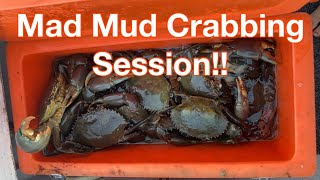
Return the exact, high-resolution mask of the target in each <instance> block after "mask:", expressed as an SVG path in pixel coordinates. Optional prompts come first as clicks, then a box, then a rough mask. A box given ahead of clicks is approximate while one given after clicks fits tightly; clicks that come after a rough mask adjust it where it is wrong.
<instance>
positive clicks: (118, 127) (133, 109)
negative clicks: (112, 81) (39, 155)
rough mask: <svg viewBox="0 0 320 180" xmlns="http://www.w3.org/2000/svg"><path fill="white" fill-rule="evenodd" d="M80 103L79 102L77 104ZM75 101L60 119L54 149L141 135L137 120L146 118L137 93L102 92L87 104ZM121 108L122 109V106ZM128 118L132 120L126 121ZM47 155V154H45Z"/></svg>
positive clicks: (87, 148) (85, 148) (76, 149)
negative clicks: (131, 122) (57, 137)
mask: <svg viewBox="0 0 320 180" xmlns="http://www.w3.org/2000/svg"><path fill="white" fill-rule="evenodd" d="M81 104H82V105H81ZM84 104H86V103H85V102H83V101H79V102H78V103H76V104H74V105H73V106H75V107H71V108H69V109H68V110H67V112H66V113H65V116H64V117H66V118H65V119H64V120H63V122H64V123H61V125H62V126H64V127H61V129H63V130H64V132H63V135H64V137H63V138H62V139H64V141H63V142H61V143H58V144H56V145H55V150H56V151H57V152H63V153H87V152H91V151H94V150H97V149H102V148H105V147H109V146H111V145H114V144H118V143H120V142H128V141H130V142H132V141H133V142H134V141H136V140H135V139H139V140H141V138H144V135H142V134H141V133H139V132H136V131H135V132H132V128H134V129H137V127H136V126H137V125H136V126H135V124H138V126H139V125H140V124H141V123H140V124H139V122H140V121H146V119H148V118H150V117H149V114H148V113H147V112H146V111H145V110H144V109H143V108H142V107H141V106H140V103H139V100H138V97H137V96H136V95H134V94H132V93H114V94H108V95H105V96H104V97H102V98H99V99H97V100H95V101H94V102H92V103H91V104H90V105H84ZM122 108H123V109H122ZM76 109H87V111H81V112H87V113H84V114H81V113H78V114H77V113H76V115H75V116H73V115H72V114H74V113H75V112H74V110H76ZM130 120H131V121H133V122H134V124H133V126H131V127H130V126H129V125H130ZM48 155H50V154H48Z"/></svg>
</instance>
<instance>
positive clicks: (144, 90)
mask: <svg viewBox="0 0 320 180" xmlns="http://www.w3.org/2000/svg"><path fill="white" fill-rule="evenodd" d="M126 86H127V89H128V90H129V91H130V92H132V93H135V94H138V95H139V96H140V97H141V100H142V105H143V107H144V108H145V109H147V110H150V111H161V110H164V109H166V108H168V107H169V101H170V94H169V92H170V84H169V82H168V81H167V80H166V78H165V77H164V76H152V75H150V74H147V75H145V76H136V77H133V78H131V79H129V80H128V81H127V84H126Z"/></svg>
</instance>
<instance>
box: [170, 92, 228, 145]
mask: <svg viewBox="0 0 320 180" xmlns="http://www.w3.org/2000/svg"><path fill="white" fill-rule="evenodd" d="M171 120H172V122H173V124H174V126H175V128H177V129H178V130H179V131H180V132H181V133H183V134H185V135H187V136H191V137H195V138H198V139H203V140H208V139H211V138H216V137H218V136H220V135H221V134H223V133H224V132H225V130H226V129H227V126H228V120H227V118H226V116H225V115H224V114H223V113H222V112H221V111H220V110H219V109H218V108H217V107H216V106H215V105H214V103H213V101H212V100H210V99H206V98H200V97H189V98H187V99H186V101H185V102H183V103H182V104H180V105H179V106H177V107H176V108H174V109H172V111H171Z"/></svg>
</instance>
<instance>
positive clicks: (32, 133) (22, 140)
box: [15, 116, 52, 153]
mask: <svg viewBox="0 0 320 180" xmlns="http://www.w3.org/2000/svg"><path fill="white" fill-rule="evenodd" d="M33 119H35V117H34V116H29V117H27V118H25V119H24V120H22V123H21V125H20V129H19V130H18V131H17V132H16V135H15V139H16V142H17V144H18V146H19V147H20V148H21V149H22V150H23V151H25V152H28V153H35V152H38V151H41V150H42V149H44V148H45V147H46V146H47V144H48V143H49V140H50V136H51V131H52V130H51V127H50V126H47V124H42V125H40V126H39V127H38V128H37V129H35V130H33V129H31V128H30V127H29V125H30V122H31V121H32V120H33Z"/></svg>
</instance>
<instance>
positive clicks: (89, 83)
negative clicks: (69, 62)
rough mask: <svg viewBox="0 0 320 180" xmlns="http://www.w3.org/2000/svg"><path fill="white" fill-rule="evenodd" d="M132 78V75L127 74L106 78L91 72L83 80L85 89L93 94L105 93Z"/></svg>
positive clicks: (112, 75)
mask: <svg viewBox="0 0 320 180" xmlns="http://www.w3.org/2000/svg"><path fill="white" fill-rule="evenodd" d="M133 76H134V75H133V74H128V75H127V76H116V75H115V74H111V75H108V76H97V75H96V74H94V72H93V71H91V72H90V73H89V74H88V75H87V77H86V79H85V88H87V89H88V90H90V91H91V92H93V93H96V92H100V91H105V90H108V89H111V88H112V87H114V86H115V85H117V84H120V83H122V82H124V81H126V80H128V79H130V78H131V77H133Z"/></svg>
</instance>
